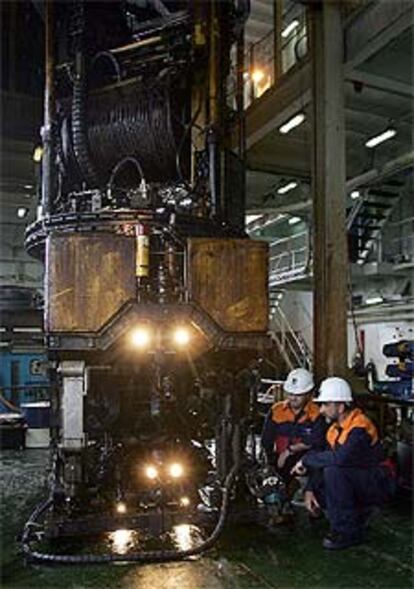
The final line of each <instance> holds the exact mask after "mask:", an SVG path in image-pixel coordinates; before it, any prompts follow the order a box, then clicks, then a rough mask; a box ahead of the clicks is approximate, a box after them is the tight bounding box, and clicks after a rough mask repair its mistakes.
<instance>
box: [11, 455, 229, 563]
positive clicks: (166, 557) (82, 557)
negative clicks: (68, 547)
mask: <svg viewBox="0 0 414 589" xmlns="http://www.w3.org/2000/svg"><path fill="white" fill-rule="evenodd" d="M237 471H238V467H236V466H234V467H233V468H232V469H231V471H230V472H229V474H228V475H227V477H226V480H225V483H224V486H223V489H222V500H221V507H220V514H219V518H218V520H217V524H216V526H215V528H214V530H213V532H212V533H211V534H210V536H209V537H208V538H207V539H206V540H205V541H204V542H202V543H201V544H200V545H198V546H195V547H193V548H189V549H187V550H151V551H143V552H138V553H136V552H135V553H131V554H76V555H64V554H51V553H42V552H39V551H37V550H32V548H31V546H30V544H31V543H32V541H33V537H32V536H33V528H35V527H37V526H38V519H39V518H40V517H41V516H42V515H43V514H44V513H45V512H46V511H47V510H48V509H49V507H51V506H52V505H53V499H52V498H49V499H47V500H46V501H45V502H44V503H42V504H40V505H38V506H37V507H36V509H35V510H34V511H33V513H32V515H31V516H30V517H29V519H28V521H27V522H26V524H25V527H24V530H23V534H22V540H21V545H22V549H23V554H24V556H25V557H26V558H27V560H28V561H29V562H38V563H42V564H104V563H111V562H165V561H174V560H183V559H186V558H189V557H190V556H196V555H198V554H201V553H202V552H205V551H206V550H208V549H209V548H211V547H212V546H213V544H214V543H215V542H216V540H217V539H218V537H219V536H220V534H221V532H222V530H223V527H224V524H225V521H226V516H227V510H228V503H229V494H230V491H231V487H232V485H233V482H234V479H235V477H236V474H237Z"/></svg>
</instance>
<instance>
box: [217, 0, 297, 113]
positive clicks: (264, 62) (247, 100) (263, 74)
mask: <svg viewBox="0 0 414 589" xmlns="http://www.w3.org/2000/svg"><path fill="white" fill-rule="evenodd" d="M305 13H306V11H305V9H304V8H303V10H302V11H301V12H300V14H299V15H298V17H297V19H295V20H298V26H297V27H296V28H295V29H294V30H293V31H292V33H290V34H289V35H288V37H286V39H283V38H281V39H280V41H281V42H280V43H276V42H275V41H276V39H275V34H276V31H275V29H274V28H272V29H271V30H270V31H269V32H268V33H266V34H265V35H264V36H263V37H262V38H260V39H259V40H258V41H256V42H254V43H250V44H249V45H248V46H247V48H246V51H245V58H244V64H245V67H244V72H245V74H244V92H243V94H244V108H245V109H247V108H248V107H249V106H251V105H252V104H253V102H255V100H257V99H258V98H260V97H261V96H262V95H263V94H264V93H265V92H266V91H267V90H268V89H269V88H271V87H273V86H274V85H275V83H277V82H279V80H276V79H275V72H276V71H277V68H276V67H275V58H276V57H277V60H278V63H280V72H279V76H282V75H284V74H286V73H287V72H289V71H290V70H291V69H292V68H293V67H294V66H295V65H296V64H297V63H299V62H301V61H303V60H304V59H305V57H306V56H307V53H308V31H307V23H306V14H305ZM285 18H286V15H285ZM276 46H279V47H280V55H277V56H275V47H276ZM236 77H237V76H236V64H235V59H233V60H232V65H231V69H230V75H229V81H228V88H227V94H228V104H229V105H230V106H232V107H233V108H235V100H236Z"/></svg>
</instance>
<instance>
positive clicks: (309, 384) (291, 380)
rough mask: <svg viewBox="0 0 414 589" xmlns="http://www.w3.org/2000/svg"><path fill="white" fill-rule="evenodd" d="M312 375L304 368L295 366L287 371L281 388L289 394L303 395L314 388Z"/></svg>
mask: <svg viewBox="0 0 414 589" xmlns="http://www.w3.org/2000/svg"><path fill="white" fill-rule="evenodd" d="M314 386H315V383H314V382H313V376H312V374H311V373H310V372H309V370H306V368H295V370H292V371H291V372H289V374H288V377H287V379H286V381H285V384H284V385H283V390H284V391H285V393H288V394H289V395H304V394H306V393H310V391H311V390H312V389H313V388H314Z"/></svg>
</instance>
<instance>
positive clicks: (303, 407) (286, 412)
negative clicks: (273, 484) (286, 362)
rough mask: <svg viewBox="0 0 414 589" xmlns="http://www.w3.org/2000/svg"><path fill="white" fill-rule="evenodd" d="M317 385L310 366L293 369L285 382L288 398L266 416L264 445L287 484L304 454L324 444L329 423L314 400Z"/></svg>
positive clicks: (270, 460)
mask: <svg viewBox="0 0 414 589" xmlns="http://www.w3.org/2000/svg"><path fill="white" fill-rule="evenodd" d="M314 388H315V384H314V381H313V376H312V374H311V373H310V372H309V371H308V370H306V369H305V368H296V369H295V370H292V371H291V372H290V373H289V375H288V377H287V379H286V381H285V383H284V385H283V390H284V392H285V394H286V400H284V401H280V402H278V403H275V405H273V407H272V408H271V409H270V411H269V413H268V415H267V416H266V420H265V423H264V427H263V432H262V447H263V449H264V451H265V453H266V456H267V459H268V462H269V464H273V465H274V466H275V467H276V470H277V472H278V473H279V474H280V475H281V477H282V479H283V480H284V482H285V484H286V485H288V484H289V482H290V480H291V479H292V478H293V475H292V474H291V470H292V467H293V466H294V464H295V463H296V462H297V461H298V460H300V458H301V457H302V456H303V454H304V453H305V452H307V451H308V450H309V449H311V448H320V447H323V444H324V439H325V431H326V424H325V420H324V419H323V417H322V416H321V415H320V412H319V406H318V405H316V404H315V403H313V401H312V393H313V391H314Z"/></svg>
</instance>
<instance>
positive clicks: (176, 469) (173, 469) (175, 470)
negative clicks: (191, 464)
mask: <svg viewBox="0 0 414 589" xmlns="http://www.w3.org/2000/svg"><path fill="white" fill-rule="evenodd" d="M168 472H169V473H170V476H172V477H173V478H174V479H179V478H180V477H182V476H183V474H184V468H183V465H182V464H180V463H179V462H173V464H170V466H169V468H168Z"/></svg>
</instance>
